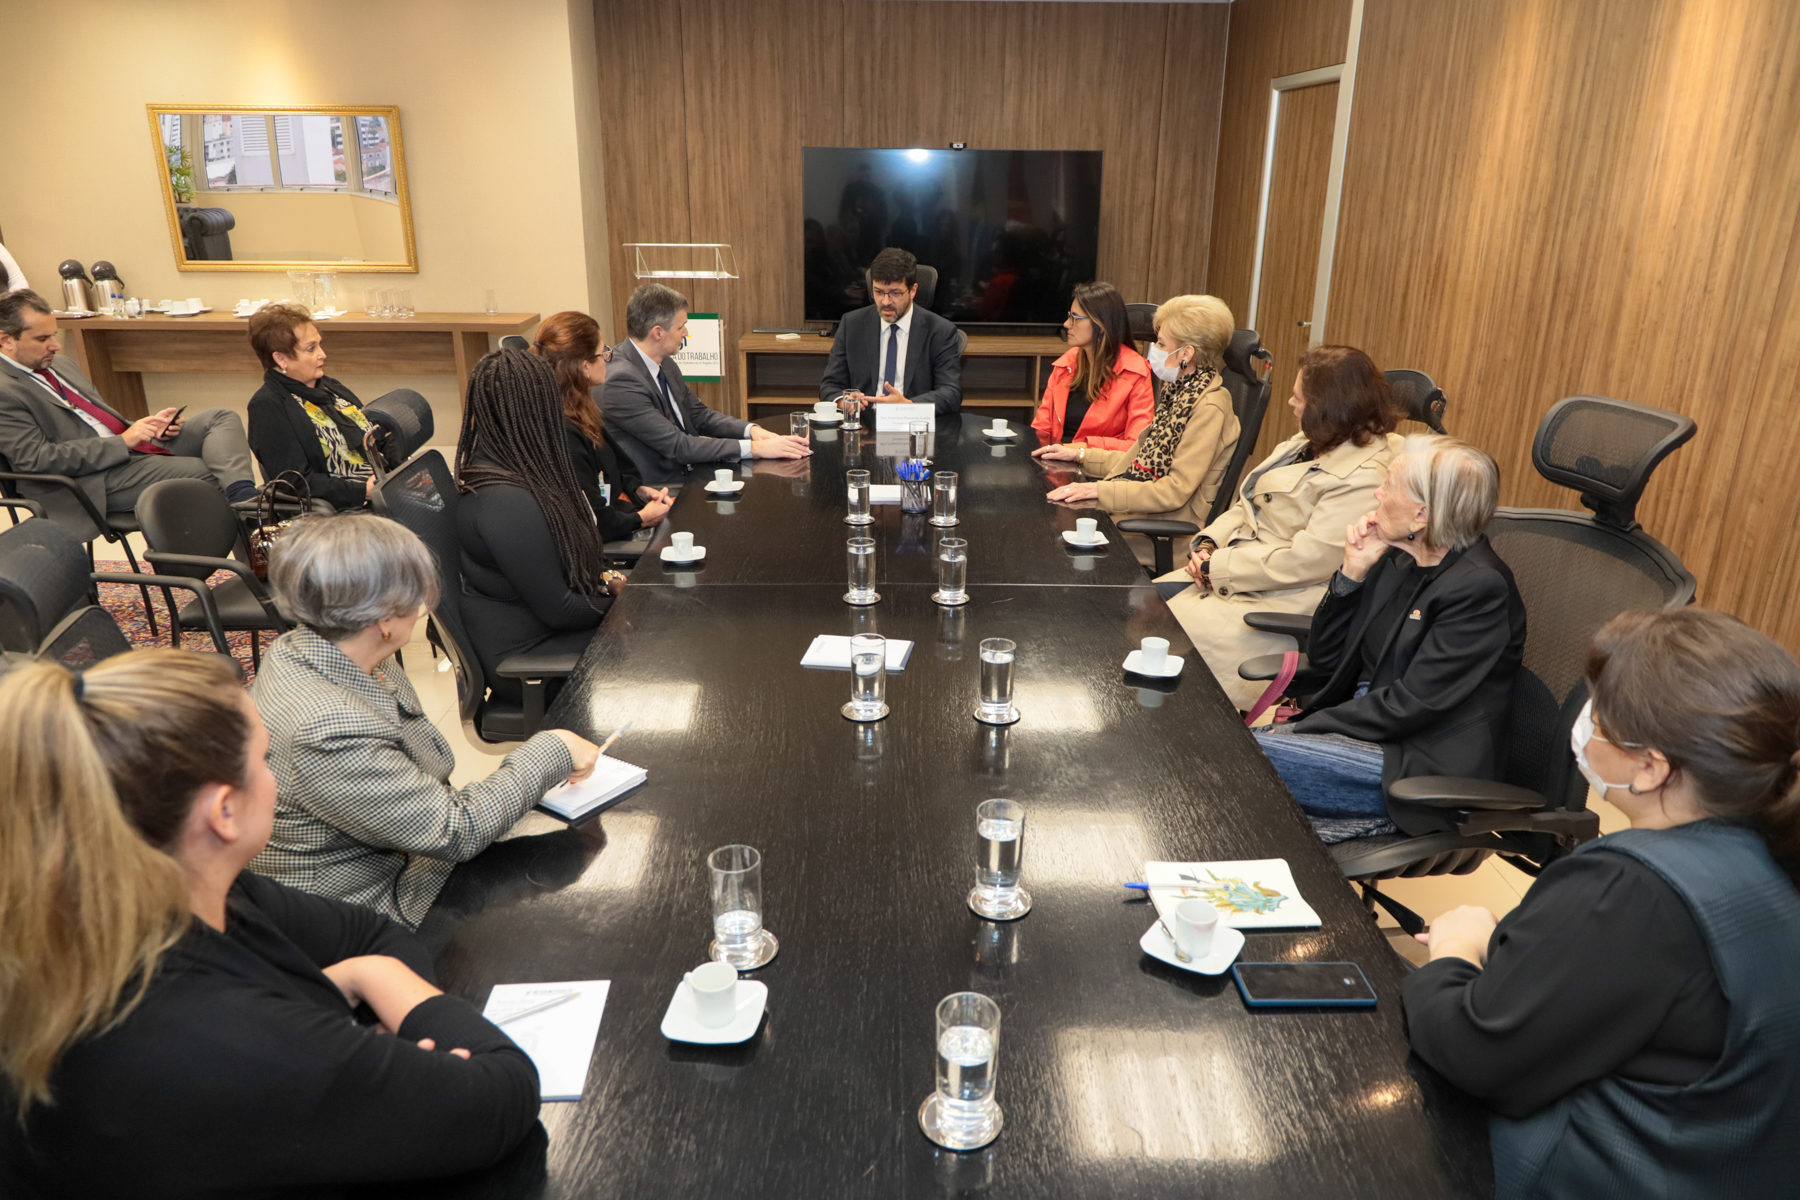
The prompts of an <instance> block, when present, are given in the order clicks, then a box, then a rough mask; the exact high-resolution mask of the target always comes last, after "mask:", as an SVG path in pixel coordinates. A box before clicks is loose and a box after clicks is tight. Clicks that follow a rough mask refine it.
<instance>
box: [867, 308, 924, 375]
mask: <svg viewBox="0 0 1800 1200" xmlns="http://www.w3.org/2000/svg"><path fill="white" fill-rule="evenodd" d="M917 307H918V306H917V304H909V305H907V306H906V312H905V313H903V314H901V317H900V319H899V320H898V321H883V322H882V323H881V344H880V345H879V346H877V347H876V351H875V395H876V396H881V395H883V392H882V389H881V385H882V383H883V381H884V380H885V379H886V378H887V376H886V374H885V372H886V371H887V354H888V339H889V338H891V337H893V336H894V335H893V334H892V333H890V332H889V330H892V329H898V330H899V331H900V345H899V346H898V347H897V348H896V349H895V351H894V359H895V361H894V386H895V387H897V388H899V389H900V394H901V395H902V396H904V395H906V342H907V339H908V338H910V337H911V336H912V319H913V311H914V309H916V308H917Z"/></svg>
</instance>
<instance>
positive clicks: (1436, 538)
mask: <svg viewBox="0 0 1800 1200" xmlns="http://www.w3.org/2000/svg"><path fill="white" fill-rule="evenodd" d="M1391 469H1392V471H1393V477H1394V481H1395V482H1396V483H1398V484H1400V485H1401V486H1402V487H1404V488H1405V489H1406V494H1407V495H1408V496H1410V497H1411V498H1412V499H1413V500H1415V501H1417V502H1418V503H1420V504H1423V505H1424V506H1425V528H1424V530H1423V531H1422V534H1423V536H1424V538H1425V544H1426V545H1428V546H1430V547H1431V548H1432V549H1433V550H1461V549H1463V548H1464V547H1465V546H1469V545H1472V544H1473V543H1474V541H1475V539H1476V538H1478V537H1480V536H1481V531H1482V530H1484V529H1486V528H1487V523H1488V522H1489V521H1491V520H1493V517H1494V509H1495V507H1496V506H1497V505H1498V504H1499V503H1500V465H1499V464H1498V463H1496V462H1495V461H1494V457H1493V455H1491V454H1489V453H1488V452H1487V451H1486V450H1482V449H1480V448H1479V447H1476V446H1471V445H1469V443H1467V442H1465V441H1462V440H1461V439H1460V438H1453V437H1445V436H1444V435H1442V434H1438V433H1415V434H1412V435H1411V436H1409V437H1408V438H1407V439H1406V440H1405V441H1404V442H1402V443H1401V446H1400V453H1398V454H1396V455H1395V456H1394V466H1393V468H1391Z"/></svg>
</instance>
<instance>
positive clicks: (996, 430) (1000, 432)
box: [988, 417, 1012, 437]
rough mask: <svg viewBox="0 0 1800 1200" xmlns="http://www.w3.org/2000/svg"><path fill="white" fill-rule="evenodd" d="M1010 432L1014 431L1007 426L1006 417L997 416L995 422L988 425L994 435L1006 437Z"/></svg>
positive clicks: (990, 432) (989, 430) (989, 431)
mask: <svg viewBox="0 0 1800 1200" xmlns="http://www.w3.org/2000/svg"><path fill="white" fill-rule="evenodd" d="M1010 432H1012V431H1011V430H1009V429H1008V428H1007V427H1006V418H1005V417H995V418H994V423H993V424H992V425H990V426H988V433H989V434H991V435H992V436H994V437H1005V436H1006V435H1007V434H1008V433H1010Z"/></svg>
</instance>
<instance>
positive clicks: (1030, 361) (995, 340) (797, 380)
mask: <svg viewBox="0 0 1800 1200" xmlns="http://www.w3.org/2000/svg"><path fill="white" fill-rule="evenodd" d="M1068 349H1069V347H1068V344H1067V343H1065V342H1064V341H1063V340H1062V339H1061V338H1055V337H993V336H980V337H971V338H970V339H969V348H968V349H967V350H965V351H963V363H962V368H963V374H962V392H963V407H964V408H1033V407H1035V406H1036V405H1037V402H1038V398H1039V397H1041V396H1042V395H1043V394H1044V381H1045V380H1047V379H1048V378H1049V377H1050V364H1051V363H1053V362H1055V361H1056V360H1057V358H1058V357H1060V356H1061V355H1062V354H1064V353H1066V352H1067V351H1068ZM830 354H831V339H830V338H823V337H819V336H818V335H816V334H802V335H801V336H800V337H798V338H795V339H793V340H791V341H783V340H782V339H781V338H780V337H779V336H778V335H776V334H773V333H746V334H744V335H743V336H742V337H740V338H738V402H739V405H740V407H739V410H738V415H739V416H741V417H755V416H756V415H757V414H758V410H759V409H761V410H767V409H775V408H787V409H791V408H794V407H795V406H798V405H805V406H807V407H810V406H811V405H813V404H814V403H816V402H817V401H818V399H819V381H820V380H821V379H823V378H824V377H825V360H826V359H827V358H828V357H829V356H830Z"/></svg>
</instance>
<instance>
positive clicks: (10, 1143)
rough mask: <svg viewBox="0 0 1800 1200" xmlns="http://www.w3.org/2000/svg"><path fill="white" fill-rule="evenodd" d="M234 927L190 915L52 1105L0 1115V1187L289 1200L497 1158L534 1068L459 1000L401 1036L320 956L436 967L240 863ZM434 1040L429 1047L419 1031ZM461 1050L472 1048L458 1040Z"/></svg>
mask: <svg viewBox="0 0 1800 1200" xmlns="http://www.w3.org/2000/svg"><path fill="white" fill-rule="evenodd" d="M226 914H227V915H226V925H225V930H224V932H222V933H221V932H219V931H217V930H214V929H213V928H211V927H210V926H207V925H205V924H203V923H202V922H200V921H199V920H197V919H196V920H195V922H194V924H193V926H192V928H191V929H190V930H189V932H188V933H187V934H186V935H185V936H184V937H183V938H182V940H181V941H180V942H178V943H177V944H176V945H175V947H174V948H173V949H172V950H171V951H170V952H169V953H168V955H167V956H166V957H165V958H164V960H163V962H162V964H161V966H160V967H159V968H158V970H157V975H156V978H155V980H154V981H153V982H152V983H151V985H150V989H149V991H148V992H147V993H146V995H145V996H144V999H143V1001H142V1002H141V1003H139V1004H138V1006H137V1007H136V1008H135V1009H133V1010H132V1012H131V1014H130V1015H129V1016H127V1017H126V1018H125V1020H124V1021H123V1022H122V1023H121V1024H119V1025H118V1026H116V1027H115V1028H113V1029H110V1030H108V1031H107V1032H105V1033H102V1034H100V1035H98V1036H96V1037H93V1038H90V1039H88V1040H87V1041H84V1042H82V1043H80V1044H78V1045H76V1046H75V1047H74V1048H73V1049H71V1050H70V1051H69V1052H68V1053H67V1054H66V1055H64V1056H63V1059H62V1061H61V1063H59V1064H58V1066H57V1068H56V1071H55V1073H54V1074H53V1076H52V1078H51V1088H52V1092H53V1095H54V1096H55V1103H54V1104H52V1105H50V1106H48V1107H46V1106H42V1105H39V1106H37V1107H34V1108H33V1109H32V1110H31V1116H30V1118H29V1120H28V1123H27V1125H26V1128H25V1130H24V1131H23V1132H21V1131H20V1128H19V1124H18V1122H17V1121H16V1120H14V1119H13V1116H12V1113H11V1111H10V1104H9V1105H8V1109H9V1111H8V1112H7V1114H6V1119H5V1120H4V1121H0V1195H7V1196H53V1197H62V1196H67V1197H93V1196H132V1197H164V1196H167V1197H196V1196H281V1195H288V1194H290V1193H293V1192H298V1191H310V1189H315V1188H318V1187H320V1186H322V1185H330V1184H347V1183H355V1182H362V1181H378V1180H401V1179H420V1178H429V1177H432V1176H438V1175H445V1174H451V1173H455V1172H461V1171H469V1170H473V1169H476V1168H478V1167H483V1166H486V1165H488V1164H490V1163H493V1162H496V1161H498V1160H499V1159H500V1158H502V1157H503V1156H504V1155H505V1154H506V1153H507V1152H508V1151H510V1150H511V1149H512V1147H513V1146H514V1145H515V1144H517V1143H518V1141H519V1140H520V1139H521V1138H523V1137H524V1136H525V1134H526V1133H527V1132H528V1131H529V1130H530V1129H531V1128H532V1126H533V1124H534V1123H535V1122H536V1119H537V1112H538V1081H537V1070H536V1068H534V1067H533V1066H532V1064H531V1060H530V1059H529V1058H527V1057H526V1056H525V1054H524V1053H523V1052H522V1051H521V1050H520V1049H519V1048H518V1047H517V1046H515V1045H514V1044H513V1043H512V1041H511V1040H510V1039H508V1038H507V1036H506V1035H505V1034H504V1033H502V1032H501V1031H500V1030H499V1029H497V1028H496V1027H494V1026H493V1025H492V1024H490V1023H489V1022H488V1021H486V1020H485V1019H483V1018H482V1016H481V1015H480V1014H479V1013H477V1012H476V1011H475V1009H474V1008H473V1007H472V1006H471V1005H470V1004H468V1002H466V1001H464V1000H461V999H458V998H456V997H454V996H434V997H432V998H431V999H429V1000H426V1001H424V1002H423V1003H421V1004H419V1005H417V1006H416V1007H414V1008H413V1010H412V1011H411V1012H410V1013H408V1014H407V1017H406V1020H405V1022H404V1023H403V1024H402V1025H401V1027H400V1029H399V1031H398V1035H397V1036H396V1035H393V1034H385V1033H377V1032H376V1031H375V1030H374V1029H373V1028H370V1027H367V1026H364V1025H359V1024H358V1023H357V1022H356V1021H355V1020H354V1019H353V1018H352V1014H351V1010H350V1006H349V1005H348V1004H347V1003H346V1002H345V1000H344V997H343V994H342V993H341V992H339V991H338V989H337V987H336V986H335V985H334V984H333V983H332V982H331V981H330V980H329V979H328V978H326V976H325V974H324V972H323V971H322V970H321V968H323V967H326V966H330V965H331V964H333V963H336V962H341V961H342V960H344V959H346V958H352V957H355V956H358V955H364V954H383V955H389V956H391V957H394V958H398V959H400V960H401V961H402V962H404V963H406V964H407V965H408V966H410V967H412V968H413V970H415V971H417V972H418V973H419V974H420V975H422V976H424V977H425V978H427V979H429V978H431V964H430V962H429V960H428V958H427V957H426V954H425V951H424V948H423V947H422V946H420V944H419V943H418V942H417V941H415V940H414V939H413V937H412V936H411V935H410V934H408V933H407V932H406V931H405V930H403V929H401V928H400V927H399V926H398V925H396V924H394V922H392V921H390V920H388V919H387V918H386V917H384V916H382V915H381V914H379V913H376V912H373V911H371V910H369V909H365V908H359V907H357V906H355V905H351V904H345V903H343V902H341V901H337V900H328V899H324V898H322V897H319V896H310V895H307V894H306V893H304V892H298V891H295V890H293V889H292V888H287V887H283V886H282V885H280V884H278V883H275V882H273V881H271V880H268V879H264V878H262V877H261V876H258V875H253V874H250V873H249V872H245V873H244V874H243V875H241V876H239V877H238V880H237V882H236V883H235V884H233V885H232V889H231V893H230V896H229V898H228V901H227V905H226ZM427 1037H428V1038H432V1039H434V1040H435V1041H436V1042H437V1045H438V1046H439V1047H440V1049H438V1050H436V1051H427V1050H422V1049H420V1048H419V1046H418V1042H419V1040H420V1039H421V1038H427ZM457 1047H462V1048H466V1049H467V1050H469V1052H470V1054H471V1055H472V1057H471V1058H469V1059H468V1060H466V1061H465V1060H463V1059H461V1058H457V1057H454V1056H452V1055H451V1054H449V1053H448V1051H450V1050H452V1049H455V1048H457Z"/></svg>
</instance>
